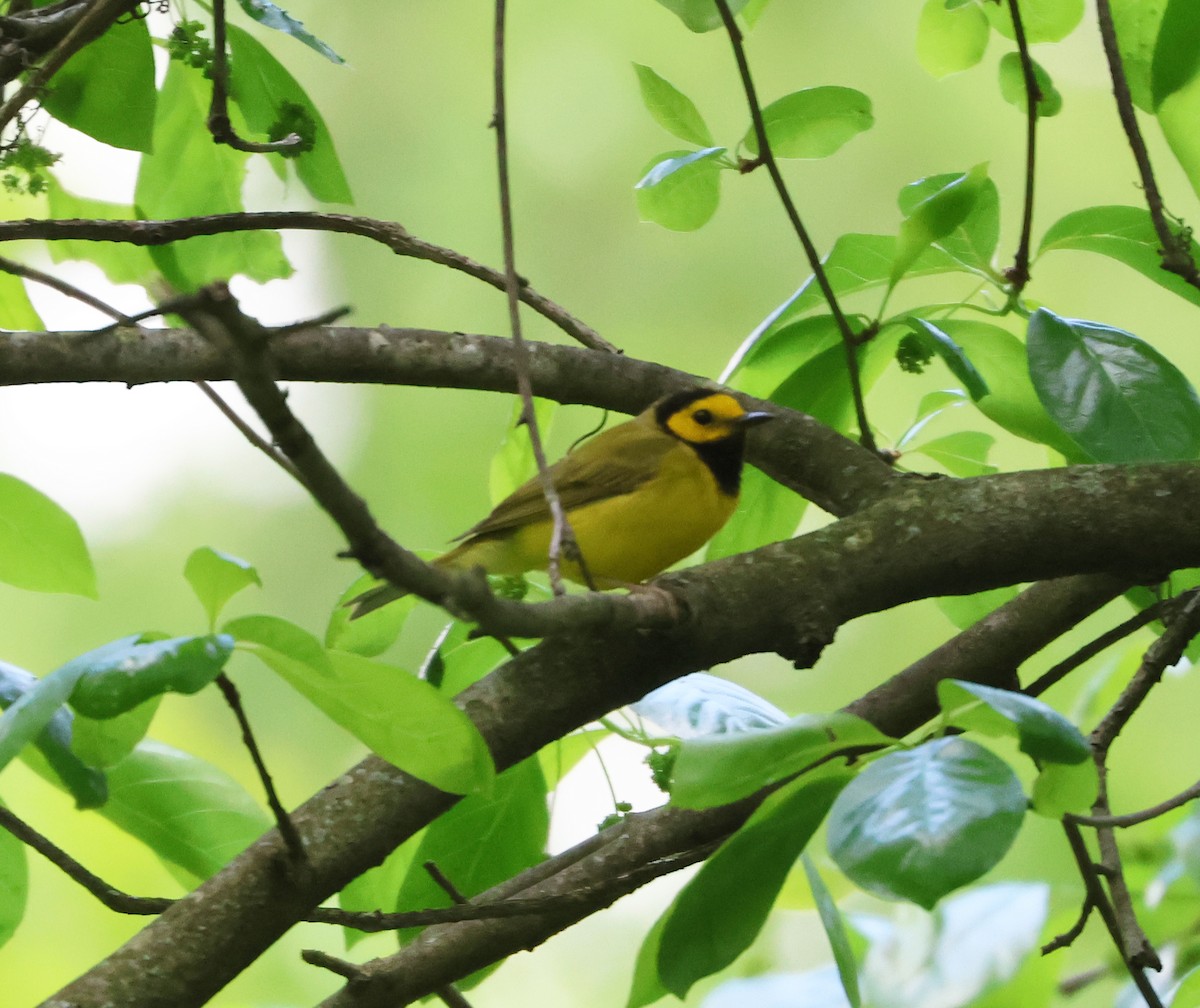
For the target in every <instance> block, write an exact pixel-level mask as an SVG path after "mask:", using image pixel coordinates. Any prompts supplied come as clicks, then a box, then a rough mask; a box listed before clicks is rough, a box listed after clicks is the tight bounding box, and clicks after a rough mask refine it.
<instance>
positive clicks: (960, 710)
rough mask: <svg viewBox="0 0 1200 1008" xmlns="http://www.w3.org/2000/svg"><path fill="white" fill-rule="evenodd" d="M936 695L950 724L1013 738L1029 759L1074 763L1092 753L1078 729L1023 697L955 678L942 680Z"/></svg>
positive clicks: (1051, 708) (1029, 698)
mask: <svg viewBox="0 0 1200 1008" xmlns="http://www.w3.org/2000/svg"><path fill="white" fill-rule="evenodd" d="M937 693H938V702H939V703H940V704H941V707H942V710H943V711H945V712H946V717H947V720H948V721H949V722H950V723H951V724H955V725H958V726H959V727H960V728H966V729H968V730H971V731H980V732H983V734H985V735H990V736H1004V735H1010V736H1015V737H1016V738H1017V740H1018V742H1019V744H1020V747H1021V752H1023V753H1025V754H1026V755H1027V756H1029V757H1030V759H1034V760H1038V761H1046V762H1050V763H1068V764H1075V763H1082V762H1084V761H1085V760H1087V759H1088V757H1090V756H1091V754H1092V750H1091V748H1090V747H1089V746H1088V744H1087V740H1086V739H1085V738H1084V737H1083V736H1082V735H1081V734H1080V733H1079V729H1078V728H1076V727H1075V726H1074V725H1073V724H1071V722H1070V721H1068V720H1067V719H1066V718H1065V717H1063V716H1062V715H1061V714H1060V713H1059V712H1058V711H1056V710H1055V709H1054V708H1053V707H1050V706H1048V705H1047V704H1044V703H1042V701H1041V700H1038V699H1035V698H1034V697H1031V696H1026V695H1025V694H1024V693H1017V692H1014V691H1013V690H1002V689H996V688H995V687H994V686H984V685H981V684H980V683H973V682H965V681H963V680H961V679H943V680H942V681H941V682H939V683H938V687H937Z"/></svg>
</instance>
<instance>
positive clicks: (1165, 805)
mask: <svg viewBox="0 0 1200 1008" xmlns="http://www.w3.org/2000/svg"><path fill="white" fill-rule="evenodd" d="M1197 798H1200V781H1197V782H1196V783H1195V784H1193V785H1192V786H1191V787H1189V788H1186V789H1184V790H1183V791H1180V792H1179V794H1177V795H1173V796H1172V797H1170V798H1167V799H1166V800H1165V801H1161V802H1159V803H1158V804H1157V805H1151V806H1150V807H1149V808H1144V809H1142V810H1141V811H1140V812H1126V813H1125V814H1124V815H1076V814H1074V813H1067V818H1069V819H1070V820H1071V822H1073V823H1077V824H1078V825H1080V826H1106V827H1111V828H1115V829H1124V828H1125V827H1127V826H1137V825H1138V824H1139V823H1144V822H1149V821H1150V820H1151V819H1157V818H1158V817H1159V816H1162V815H1166V814H1167V813H1168V812H1173V811H1174V810H1175V809H1177V808H1179V807H1180V806H1182V805H1186V804H1187V803H1188V802H1190V801H1195V800H1196V799H1197Z"/></svg>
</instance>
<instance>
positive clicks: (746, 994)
mask: <svg viewBox="0 0 1200 1008" xmlns="http://www.w3.org/2000/svg"><path fill="white" fill-rule="evenodd" d="M938 2H941V0H938ZM747 1005H753V1006H754V1008H855V1006H853V1005H851V1004H850V1002H849V1001H847V1000H846V990H845V988H844V987H843V986H842V980H841V977H839V976H838V971H837V970H836V969H835V968H834V967H833V966H824V967H821V968H820V969H815V970H809V971H808V972H807V973H762V974H760V975H759V976H753V977H738V978H737V979H734V980H725V981H723V982H722V983H720V984H718V985H717V986H716V987H714V988H713V989H712V990H711V991H709V993H708V994H707V995H706V996H705V998H704V1000H703V1001H701V1002H700V1008H746V1006H747Z"/></svg>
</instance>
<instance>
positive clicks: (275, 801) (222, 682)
mask: <svg viewBox="0 0 1200 1008" xmlns="http://www.w3.org/2000/svg"><path fill="white" fill-rule="evenodd" d="M217 686H218V687H219V688H220V690H221V695H222V696H223V697H224V698H225V703H226V704H228V705H229V709H230V710H231V711H233V716H234V717H235V718H236V719H237V723H238V727H240V728H241V730H242V742H243V743H245V746H246V750H247V751H248V752H249V753H250V759H251V760H252V761H253V762H254V769H255V770H256V771H258V779H259V781H261V782H262V786H263V790H264V791H265V792H266V796H267V805H268V807H269V808H270V809H271V814H272V815H273V816H274V817H275V825H276V827H277V828H278V830H279V835H280V836H281V837H282V838H283V843H284V846H285V847H287V851H288V856H289V857H290V858H291V861H292V863H293V865H301V864H304V863H305V861H306V855H305V853H304V842H303V841H302V840H301V839H300V834H299V833H298V832H297V831H296V827H295V825H294V824H293V823H292V819H291V816H289V815H288V814H287V810H286V809H284V807H283V805H282V804H281V803H280V801H279V796H278V795H277V794H276V793H275V783H274V781H272V780H271V774H270V773H269V772H268V771H267V764H266V763H265V762H264V761H263V758H262V752H261V751H260V750H259V748H258V742H257V741H256V740H255V738H254V731H253V729H252V728H251V727H250V719H249V718H247V717H246V710H245V708H244V707H242V698H241V696H240V695H239V694H238V691H237V687H236V686H234V685H233V682H232V680H230V678H229V677H228V676H227V675H226V674H225V673H224V672H222V673H221V674H220V675H219V676H217Z"/></svg>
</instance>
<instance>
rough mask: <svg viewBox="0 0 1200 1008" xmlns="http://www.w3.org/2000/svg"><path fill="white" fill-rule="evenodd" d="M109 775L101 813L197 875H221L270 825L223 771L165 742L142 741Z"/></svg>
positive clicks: (237, 785) (266, 817) (238, 786)
mask: <svg viewBox="0 0 1200 1008" xmlns="http://www.w3.org/2000/svg"><path fill="white" fill-rule="evenodd" d="M108 779H109V787H110V789H111V797H110V799H109V801H108V804H106V805H105V806H104V808H103V809H102V810H101V815H103V816H104V817H105V818H106V819H108V820H109V821H111V822H113V823H114V824H116V825H117V826H118V827H120V828H121V829H123V830H124V831H125V832H126V833H128V834H130V835H131V836H133V837H136V838H137V839H138V840H140V841H142V843H144V844H146V845H147V846H148V847H149V848H150V849H151V850H153V851H154V852H155V853H156V854H157V855H158V856H159V857H160V858H162V859H163V860H165V861H169V862H170V863H172V864H174V865H178V866H179V867H180V868H182V869H184V870H185V871H187V872H189V873H190V874H192V875H194V876H195V877H196V878H200V879H204V878H208V877H209V876H210V875H213V874H215V873H216V872H217V871H219V870H220V869H221V868H222V867H224V865H225V864H226V863H227V862H229V861H230V860H231V859H232V858H233V857H234V856H235V855H237V854H240V853H241V852H242V851H243V850H245V848H246V847H248V846H249V845H250V844H251V843H252V842H253V841H254V840H256V839H258V837H259V836H260V835H261V834H262V833H264V832H265V831H266V830H267V829H268V828H269V827H270V826H271V820H270V819H269V818H268V816H267V814H266V813H265V812H264V811H263V810H262V809H261V808H260V807H259V806H258V805H257V804H256V803H255V802H254V801H253V799H251V798H250V796H249V795H248V794H247V793H246V792H245V791H244V790H243V789H242V787H241V785H239V784H238V783H237V782H236V781H235V780H234V779H233V778H232V777H230V776H229V775H228V774H226V773H225V772H224V771H222V770H219V769H217V768H216V767H215V766H212V765H211V764H209V763H206V762H204V760H201V759H198V758H197V757H195V756H191V755H189V754H188V753H185V752H180V751H179V750H178V749H172V748H171V747H170V746H165V745H162V744H161V743H158V742H149V741H148V742H143V743H142V744H141V745H139V746H138V747H137V749H136V750H134V752H133V754H132V755H130V756H129V757H127V758H126V759H124V760H122V761H121V762H120V763H118V764H117V765H116V766H114V767H113V768H112V769H111V770H110V771H109V776H108Z"/></svg>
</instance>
